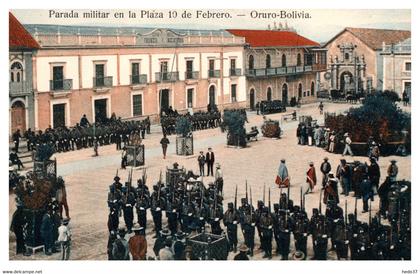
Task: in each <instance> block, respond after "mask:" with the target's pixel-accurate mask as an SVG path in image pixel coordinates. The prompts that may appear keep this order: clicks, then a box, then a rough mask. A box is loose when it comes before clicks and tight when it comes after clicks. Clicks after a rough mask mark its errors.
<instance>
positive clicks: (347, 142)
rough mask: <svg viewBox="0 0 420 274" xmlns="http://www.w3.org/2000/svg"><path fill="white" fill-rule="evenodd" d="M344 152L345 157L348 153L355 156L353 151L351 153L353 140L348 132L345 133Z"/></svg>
mask: <svg viewBox="0 0 420 274" xmlns="http://www.w3.org/2000/svg"><path fill="white" fill-rule="evenodd" d="M343 137H344V151H343V156H344V155H347V153H349V154H350V155H351V156H353V151H351V146H350V145H351V139H350V135H349V134H348V133H347V132H346V133H344V136H343Z"/></svg>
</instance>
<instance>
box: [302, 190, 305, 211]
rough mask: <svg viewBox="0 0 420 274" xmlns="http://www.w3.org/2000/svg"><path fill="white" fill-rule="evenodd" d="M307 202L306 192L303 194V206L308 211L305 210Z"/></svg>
mask: <svg viewBox="0 0 420 274" xmlns="http://www.w3.org/2000/svg"><path fill="white" fill-rule="evenodd" d="M305 202H306V194H303V207H302V211H303V212H306V210H305Z"/></svg>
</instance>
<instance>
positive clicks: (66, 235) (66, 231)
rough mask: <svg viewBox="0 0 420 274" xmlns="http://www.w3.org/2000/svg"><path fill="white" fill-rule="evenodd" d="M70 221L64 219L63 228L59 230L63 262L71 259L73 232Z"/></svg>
mask: <svg viewBox="0 0 420 274" xmlns="http://www.w3.org/2000/svg"><path fill="white" fill-rule="evenodd" d="M68 224H69V219H63V221H62V222H61V226H60V227H59V228H58V239H57V240H58V242H59V243H60V244H61V260H66V261H67V260H68V259H69V258H70V243H71V232H70V228H69V227H68Z"/></svg>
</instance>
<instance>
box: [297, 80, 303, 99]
mask: <svg viewBox="0 0 420 274" xmlns="http://www.w3.org/2000/svg"><path fill="white" fill-rule="evenodd" d="M302 90H303V87H302V83H299V87H298V98H302Z"/></svg>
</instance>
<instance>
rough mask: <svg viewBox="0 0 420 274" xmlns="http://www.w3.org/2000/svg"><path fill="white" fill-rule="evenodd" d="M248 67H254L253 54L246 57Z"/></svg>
mask: <svg viewBox="0 0 420 274" xmlns="http://www.w3.org/2000/svg"><path fill="white" fill-rule="evenodd" d="M248 68H249V69H254V55H250V56H249V59H248Z"/></svg>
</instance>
